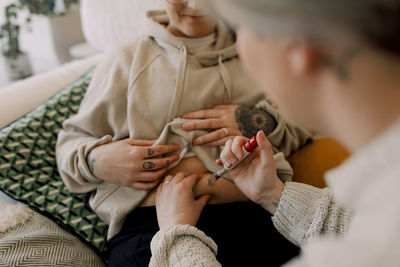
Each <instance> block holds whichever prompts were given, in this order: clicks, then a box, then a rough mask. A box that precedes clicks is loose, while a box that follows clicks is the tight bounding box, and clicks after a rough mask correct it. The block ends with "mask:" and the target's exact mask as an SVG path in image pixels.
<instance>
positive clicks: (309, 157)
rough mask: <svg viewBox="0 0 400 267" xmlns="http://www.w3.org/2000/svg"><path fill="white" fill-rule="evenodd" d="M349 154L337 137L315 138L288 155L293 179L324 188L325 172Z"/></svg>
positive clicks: (337, 164)
mask: <svg viewBox="0 0 400 267" xmlns="http://www.w3.org/2000/svg"><path fill="white" fill-rule="evenodd" d="M349 156H350V152H349V151H348V150H347V149H346V148H345V147H344V146H343V145H342V144H340V143H339V142H338V141H336V140H335V139H332V138H326V137H325V138H318V139H315V140H314V141H312V142H311V143H310V144H307V145H305V146H304V147H303V148H301V149H300V150H298V151H297V152H295V153H294V154H292V155H290V156H289V157H288V161H289V162H290V164H291V165H292V168H293V181H294V182H299V183H305V184H309V185H312V186H316V187H319V188H324V187H326V183H325V179H324V174H325V172H327V171H328V170H330V169H333V168H335V167H337V166H339V165H340V164H341V163H342V162H343V161H345V160H346V159H347V158H348V157H349Z"/></svg>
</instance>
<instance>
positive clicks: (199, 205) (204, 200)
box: [196, 195, 211, 209]
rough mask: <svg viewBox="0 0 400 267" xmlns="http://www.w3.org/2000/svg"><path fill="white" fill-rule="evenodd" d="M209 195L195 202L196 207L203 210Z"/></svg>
mask: <svg viewBox="0 0 400 267" xmlns="http://www.w3.org/2000/svg"><path fill="white" fill-rule="evenodd" d="M210 198H211V195H202V196H201V197H199V198H198V199H197V200H196V205H197V206H198V207H199V208H200V209H203V208H204V206H205V205H206V204H207V202H208V201H209V200H210Z"/></svg>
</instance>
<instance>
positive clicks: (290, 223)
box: [273, 182, 351, 246]
mask: <svg viewBox="0 0 400 267" xmlns="http://www.w3.org/2000/svg"><path fill="white" fill-rule="evenodd" d="M350 221H351V212H350V211H349V210H345V209H343V208H341V207H340V206H339V205H338V204H337V203H336V202H335V201H334V200H333V198H332V194H331V192H330V190H329V189H328V188H324V189H319V188H316V187H312V186H309V185H305V184H300V183H292V182H290V183H286V185H285V189H284V190H283V192H282V197H281V198H280V201H279V207H278V209H277V210H276V213H275V215H274V217H273V223H274V225H275V227H276V228H277V229H278V231H279V232H280V233H281V234H282V235H283V236H285V237H286V239H288V240H289V241H291V242H292V243H293V244H295V245H297V246H303V245H304V244H305V243H306V242H307V241H308V240H310V239H312V238H314V237H316V236H318V235H320V234H324V235H325V236H343V234H344V233H345V232H346V231H347V229H348V227H349V224H350Z"/></svg>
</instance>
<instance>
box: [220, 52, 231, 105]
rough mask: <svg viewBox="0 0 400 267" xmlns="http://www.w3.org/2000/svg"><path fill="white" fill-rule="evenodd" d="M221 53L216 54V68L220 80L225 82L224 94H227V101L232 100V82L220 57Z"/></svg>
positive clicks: (221, 56)
mask: <svg viewBox="0 0 400 267" xmlns="http://www.w3.org/2000/svg"><path fill="white" fill-rule="evenodd" d="M223 57H224V56H223V55H219V56H218V70H219V73H220V75H221V78H222V80H223V81H224V84H225V90H226V95H227V96H228V100H227V103H231V102H232V84H231V77H230V75H229V72H228V70H227V69H226V67H225V65H224V63H223V61H222V59H223Z"/></svg>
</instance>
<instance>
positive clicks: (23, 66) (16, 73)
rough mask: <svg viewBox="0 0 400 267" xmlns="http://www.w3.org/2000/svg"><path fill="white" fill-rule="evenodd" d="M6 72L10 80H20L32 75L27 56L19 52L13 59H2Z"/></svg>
mask: <svg viewBox="0 0 400 267" xmlns="http://www.w3.org/2000/svg"><path fill="white" fill-rule="evenodd" d="M4 61H5V66H6V71H7V74H8V77H9V78H10V79H11V80H20V79H24V78H27V77H29V76H31V75H32V66H31V62H30V59H29V55H28V54H27V53H25V52H20V53H19V54H18V55H17V56H15V57H4Z"/></svg>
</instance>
